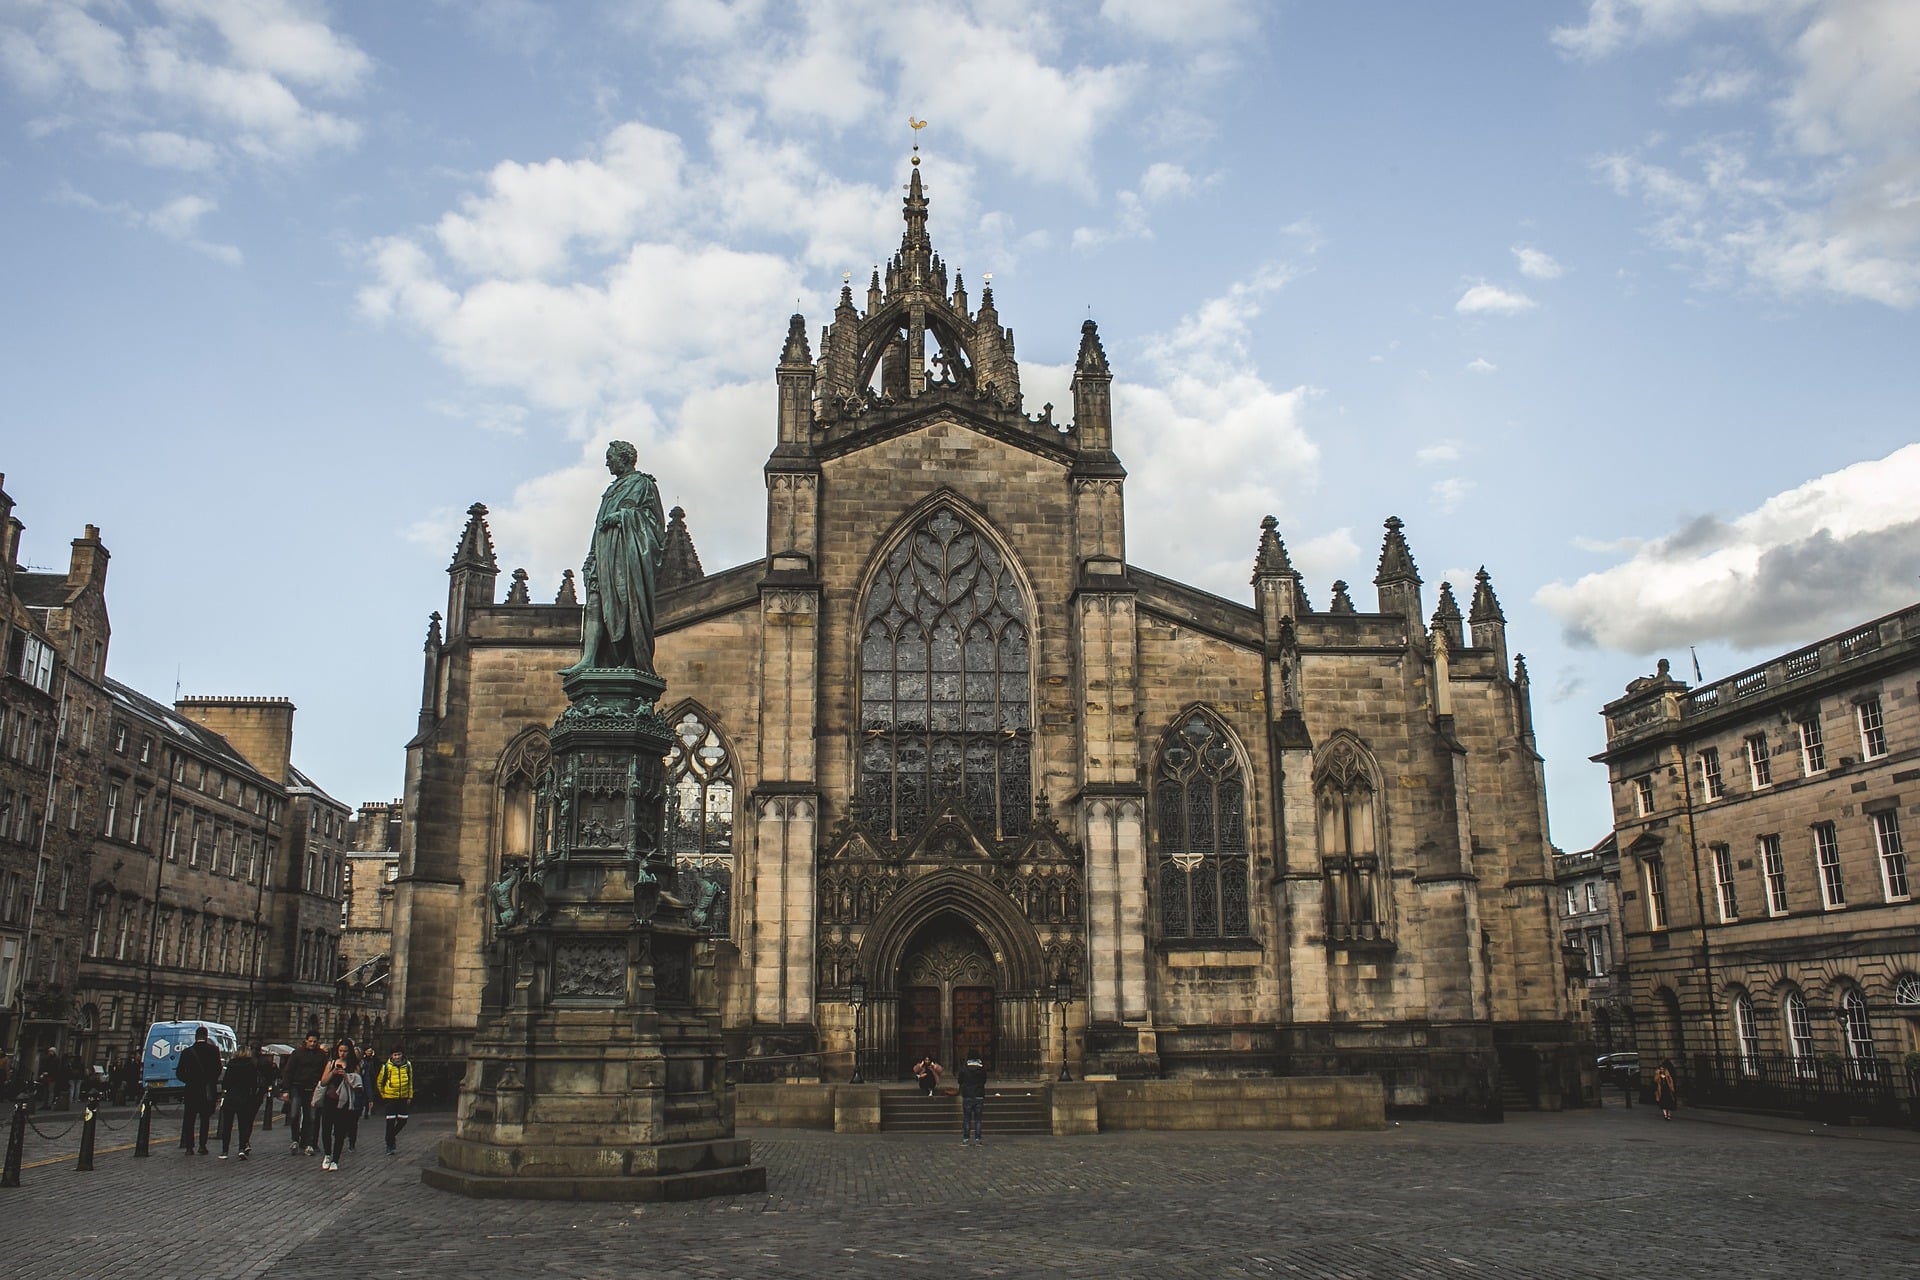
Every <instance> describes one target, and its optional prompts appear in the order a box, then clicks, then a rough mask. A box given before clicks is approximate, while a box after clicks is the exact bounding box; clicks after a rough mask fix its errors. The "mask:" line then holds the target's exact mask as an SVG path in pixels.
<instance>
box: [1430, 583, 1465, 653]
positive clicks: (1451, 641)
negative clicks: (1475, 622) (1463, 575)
mask: <svg viewBox="0 0 1920 1280" xmlns="http://www.w3.org/2000/svg"><path fill="white" fill-rule="evenodd" d="M1428 626H1429V627H1431V628H1432V629H1433V630H1435V631H1439V632H1442V633H1444V634H1445V635H1446V637H1447V647H1448V648H1450V649H1458V648H1460V647H1461V645H1462V640H1461V630H1460V602H1459V601H1457V600H1455V599H1454V598H1453V584H1452V583H1451V582H1443V583H1441V584H1440V603H1439V604H1437V605H1435V606H1434V607H1433V620H1432V621H1431V622H1430V623H1428Z"/></svg>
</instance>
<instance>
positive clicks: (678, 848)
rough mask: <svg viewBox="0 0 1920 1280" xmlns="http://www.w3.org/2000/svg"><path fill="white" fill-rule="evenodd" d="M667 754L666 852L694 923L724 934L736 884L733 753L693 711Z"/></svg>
mask: <svg viewBox="0 0 1920 1280" xmlns="http://www.w3.org/2000/svg"><path fill="white" fill-rule="evenodd" d="M673 739H674V741H673V747H672V748H671V749H670V750H669V751H668V752H667V821H666V828H667V830H666V836H667V852H668V853H670V854H672V855H673V860H674V862H675V864H676V865H678V867H679V869H680V896H681V897H682V898H685V899H686V900H687V903H688V906H689V908H690V909H691V911H692V913H693V917H694V923H695V925H697V926H699V927H701V928H704V929H707V930H708V931H710V932H713V933H721V934H724V933H726V932H727V928H728V917H729V908H730V906H731V898H732V888H733V757H732V756H731V755H729V754H728V752H727V748H726V745H725V744H724V743H722V742H721V741H720V735H719V734H718V733H716V732H715V731H714V730H713V728H712V726H710V725H709V724H707V722H706V721H705V720H703V719H701V717H700V715H699V713H698V712H696V711H693V710H691V709H689V710H687V711H684V712H682V713H681V716H680V718H679V719H678V720H677V721H675V722H674V726H673Z"/></svg>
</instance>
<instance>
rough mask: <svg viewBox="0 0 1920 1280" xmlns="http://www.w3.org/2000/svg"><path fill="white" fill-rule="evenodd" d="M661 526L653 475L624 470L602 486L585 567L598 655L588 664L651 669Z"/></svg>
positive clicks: (663, 523)
mask: <svg viewBox="0 0 1920 1280" xmlns="http://www.w3.org/2000/svg"><path fill="white" fill-rule="evenodd" d="M665 527H666V520H665V518H664V517H663V515H662V514H661V510H660V490H659V488H658V487H657V486H656V485H655V484H654V482H653V477H652V476H650V475H648V474H646V473H645V472H644V471H629V472H628V473H627V474H626V475H624V476H621V477H619V478H618V479H616V480H615V481H614V482H613V483H612V484H610V485H608V486H607V491H606V493H605V494H603V495H602V496H601V498H600V514H599V516H598V518H597V519H595V521H594V525H593V549H592V550H591V551H590V552H589V553H588V555H587V563H586V565H585V577H586V582H587V592H588V596H589V604H588V608H593V607H594V605H593V604H592V602H591V597H592V596H593V595H594V594H595V593H597V594H598V596H599V606H598V607H599V610H600V627H601V632H600V644H599V646H598V651H597V652H595V653H589V654H587V655H585V657H586V659H587V662H588V664H589V665H592V666H595V667H632V668H634V669H635V670H638V671H652V670H653V603H654V577H655V575H656V573H657V572H658V571H659V568H660V558H661V556H662V555H663V554H665V550H666V533H665Z"/></svg>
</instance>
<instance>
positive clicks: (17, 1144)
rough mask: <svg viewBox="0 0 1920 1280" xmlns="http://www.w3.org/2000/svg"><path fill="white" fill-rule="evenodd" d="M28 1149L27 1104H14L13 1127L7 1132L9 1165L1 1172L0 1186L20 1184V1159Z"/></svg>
mask: <svg viewBox="0 0 1920 1280" xmlns="http://www.w3.org/2000/svg"><path fill="white" fill-rule="evenodd" d="M26 1149H27V1104H26V1103H25V1102H16V1103H14V1104H13V1128H12V1130H10V1131H9V1132H8V1134H7V1167H6V1171H5V1172H4V1173H0V1187H17V1186H19V1185H20V1160H21V1157H22V1156H23V1155H24V1154H25V1152H26Z"/></svg>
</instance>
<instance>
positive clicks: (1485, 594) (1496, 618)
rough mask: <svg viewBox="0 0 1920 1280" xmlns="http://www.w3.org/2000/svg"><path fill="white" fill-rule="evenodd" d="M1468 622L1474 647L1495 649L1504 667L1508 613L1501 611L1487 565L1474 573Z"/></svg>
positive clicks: (1505, 663) (1498, 659) (1505, 661)
mask: <svg viewBox="0 0 1920 1280" xmlns="http://www.w3.org/2000/svg"><path fill="white" fill-rule="evenodd" d="M1467 624H1468V626H1469V627H1470V628H1471V633H1472V637H1473V647H1474V648H1476V649H1491V650H1493V652H1494V653H1495V654H1496V655H1497V659H1496V660H1497V661H1498V662H1499V664H1500V666H1501V667H1502V668H1504V667H1505V666H1506V665H1507V615H1506V614H1504V613H1502V612H1501V611H1500V601H1499V599H1498V598H1497V597H1496V596H1495V595H1494V594H1493V579H1492V578H1490V577H1488V576H1487V567H1486V566H1485V565H1481V566H1480V572H1478V573H1476V574H1474V575H1473V604H1472V606H1471V607H1470V608H1469V609H1468V612H1467Z"/></svg>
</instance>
